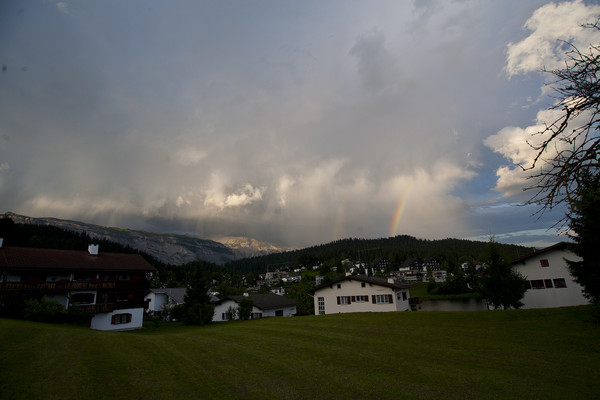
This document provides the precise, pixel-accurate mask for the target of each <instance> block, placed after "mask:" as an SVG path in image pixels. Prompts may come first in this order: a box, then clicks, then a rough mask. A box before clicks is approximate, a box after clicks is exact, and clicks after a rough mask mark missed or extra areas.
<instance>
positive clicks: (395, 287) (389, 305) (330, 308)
mask: <svg viewBox="0 0 600 400" xmlns="http://www.w3.org/2000/svg"><path fill="white" fill-rule="evenodd" d="M410 287H411V285H410V284H399V283H396V281H395V280H394V279H393V278H389V279H382V278H373V277H368V276H365V275H355V276H352V275H348V276H345V277H344V278H341V279H338V280H336V281H333V282H330V283H327V284H324V285H322V286H319V287H317V288H315V289H313V290H312V291H311V293H312V295H313V297H314V299H315V315H324V314H337V313H351V312H385V311H410V305H409V298H410Z"/></svg>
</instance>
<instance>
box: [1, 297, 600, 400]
mask: <svg viewBox="0 0 600 400" xmlns="http://www.w3.org/2000/svg"><path fill="white" fill-rule="evenodd" d="M0 357H1V359H0V398H1V399H29V400H32V399H274V398H277V399H544V400H548V399H578V400H584V399H596V398H599V396H600V379H599V377H600V324H598V323H597V322H595V320H594V318H593V315H592V310H591V308H589V307H575V308H564V309H553V310H511V311H481V312H479V311H477V312H423V311H419V312H412V313H411V312H401V313H365V314H338V315H327V316H307V317H297V318H269V319H262V320H253V321H237V322H230V323H221V324H212V325H210V326H206V327H189V326H184V325H179V324H164V325H161V326H159V327H154V326H152V325H150V326H148V327H147V328H145V329H143V330H138V331H132V332H118V333H114V332H113V333H111V332H98V331H92V330H90V329H87V328H84V327H73V326H65V325H51V324H41V323H34V322H26V321H14V320H6V319H0Z"/></svg>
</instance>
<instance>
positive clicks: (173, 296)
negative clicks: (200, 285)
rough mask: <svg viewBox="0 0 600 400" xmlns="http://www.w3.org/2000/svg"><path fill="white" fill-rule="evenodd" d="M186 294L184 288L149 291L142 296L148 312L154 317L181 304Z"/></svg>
mask: <svg viewBox="0 0 600 400" xmlns="http://www.w3.org/2000/svg"><path fill="white" fill-rule="evenodd" d="M186 292H187V289H186V288H163V289H150V290H149V291H148V292H147V293H146V296H144V300H145V301H146V304H147V305H148V312H149V313H151V314H152V315H154V316H159V315H164V313H168V311H169V310H170V309H171V308H172V307H174V306H176V305H179V304H183V298H184V297H185V293H186Z"/></svg>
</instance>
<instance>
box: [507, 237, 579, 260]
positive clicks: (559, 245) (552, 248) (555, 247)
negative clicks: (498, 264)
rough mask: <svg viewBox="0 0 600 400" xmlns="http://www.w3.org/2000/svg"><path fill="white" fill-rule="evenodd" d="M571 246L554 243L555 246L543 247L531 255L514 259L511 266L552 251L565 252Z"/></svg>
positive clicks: (563, 243)
mask: <svg viewBox="0 0 600 400" xmlns="http://www.w3.org/2000/svg"><path fill="white" fill-rule="evenodd" d="M571 245H572V243H568V242H559V243H556V244H554V245H552V246H548V247H545V248H543V249H540V250H536V251H534V252H533V253H530V254H527V255H525V256H523V257H519V258H516V259H514V260H513V261H512V263H511V264H519V263H524V262H525V261H526V260H527V259H529V258H531V257H535V256H538V255H540V254H543V253H547V252H549V251H552V250H565V249H568V248H569V247H570V246H571Z"/></svg>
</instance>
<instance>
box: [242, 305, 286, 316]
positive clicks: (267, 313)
mask: <svg viewBox="0 0 600 400" xmlns="http://www.w3.org/2000/svg"><path fill="white" fill-rule="evenodd" d="M277 311H282V312H283V315H280V316H283V317H292V316H293V315H294V314H296V306H290V307H279V308H274V309H272V310H261V309H259V308H256V307H253V309H252V312H253V313H255V312H257V313H262V318H265V317H277V316H278V315H277Z"/></svg>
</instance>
